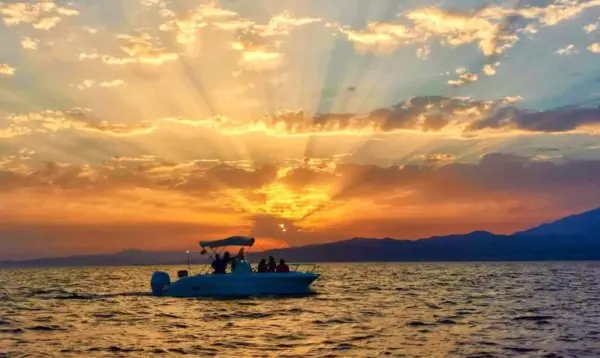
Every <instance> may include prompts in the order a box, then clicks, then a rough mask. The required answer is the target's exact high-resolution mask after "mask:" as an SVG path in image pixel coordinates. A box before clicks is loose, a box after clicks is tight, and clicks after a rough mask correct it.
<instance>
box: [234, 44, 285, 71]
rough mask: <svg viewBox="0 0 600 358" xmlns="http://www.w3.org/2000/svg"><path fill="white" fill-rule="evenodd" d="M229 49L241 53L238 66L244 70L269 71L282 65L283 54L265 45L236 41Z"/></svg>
mask: <svg viewBox="0 0 600 358" xmlns="http://www.w3.org/2000/svg"><path fill="white" fill-rule="evenodd" d="M231 47H232V48H233V49H234V50H236V51H239V52H240V53H241V58H240V60H239V62H238V64H239V66H240V67H241V68H242V69H244V70H250V71H270V70H275V69H277V68H279V67H280V66H281V65H282V64H283V53H281V52H278V51H276V50H274V49H271V48H270V47H269V46H267V45H257V44H254V43H251V42H249V41H236V42H234V43H233V44H232V46H231Z"/></svg>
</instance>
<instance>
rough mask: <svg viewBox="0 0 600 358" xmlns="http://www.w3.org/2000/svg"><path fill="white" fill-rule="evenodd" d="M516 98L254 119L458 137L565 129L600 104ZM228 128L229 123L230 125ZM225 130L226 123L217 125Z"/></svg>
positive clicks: (595, 118)
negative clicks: (551, 105)
mask: <svg viewBox="0 0 600 358" xmlns="http://www.w3.org/2000/svg"><path fill="white" fill-rule="evenodd" d="M518 99H519V98H518V97H513V98H510V97H507V98H505V99H502V100H497V101H480V100H473V99H469V98H450V97H441V96H427V97H415V98H411V99H409V100H406V101H402V102H399V103H397V104H395V105H393V106H391V107H387V108H377V109H374V110H372V111H370V112H368V113H365V114H357V113H323V114H317V115H315V116H313V117H308V116H307V115H306V114H305V113H304V112H302V111H297V112H285V113H280V114H277V115H273V116H270V117H268V118H263V119H261V120H259V121H257V122H261V124H262V125H264V126H266V127H267V128H273V129H277V130H278V132H280V133H287V134H302V133H327V132H343V131H364V130H367V131H371V132H393V131H398V130H414V131H421V132H437V131H443V130H445V129H446V128H450V127H452V128H453V131H456V130H457V129H458V131H462V133H463V134H464V135H469V136H470V135H473V134H477V132H478V131H482V130H487V129H493V130H497V131H501V132H502V131H504V132H506V131H511V130H514V129H519V130H524V131H529V132H569V131H573V130H576V129H579V128H581V127H582V126H586V125H593V124H600V107H595V108H589V107H565V108H556V109H550V110H545V111H530V110H526V109H521V108H518V107H516V106H514V105H513V104H512V103H513V102H515V101H517V100H518ZM230 125H231V126H232V129H234V128H233V127H235V125H234V124H233V123H231V124H230ZM222 128H226V126H224V127H222Z"/></svg>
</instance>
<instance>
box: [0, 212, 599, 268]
mask: <svg viewBox="0 0 600 358" xmlns="http://www.w3.org/2000/svg"><path fill="white" fill-rule="evenodd" d="M269 255H273V256H275V257H276V258H278V259H279V258H285V259H286V260H287V261H288V262H361V261H370V262H377V261H380V262H381V261H388V262H393V261H407V262H414V261H447V262H450V261H539V260H600V208H599V209H595V210H591V211H588V212H585V213H582V214H578V215H572V216H569V217H566V218H564V219H561V220H557V221H554V222H552V223H548V224H543V225H540V226H538V227H535V228H532V229H530V230H526V231H523V232H519V233H515V234H513V235H495V234H492V233H490V232H486V231H475V232H472V233H468V234H460V235H448V236H436V237H430V238H426V239H421V240H395V239H390V238H385V239H373V238H353V239H349V240H344V241H338V242H332V243H327V244H316V245H308V246H301V247H291V248H286V249H277V250H270V251H266V252H258V253H251V254H250V255H249V256H250V259H251V260H252V261H253V262H256V261H257V260H259V259H261V258H263V257H265V258H266V257H268V256H269ZM191 257H192V263H193V264H197V263H200V262H202V260H207V257H206V256H203V257H202V256H200V255H199V253H198V252H193V253H192V256H191ZM186 262H187V258H186V254H185V252H172V251H169V252H156V251H141V250H126V251H122V252H119V253H116V254H106V255H88V256H70V257H59V258H47V259H36V260H28V261H4V262H0V267H43V266H112V265H115V266H116V265H119V266H123V265H164V264H186Z"/></svg>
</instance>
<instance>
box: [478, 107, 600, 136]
mask: <svg viewBox="0 0 600 358" xmlns="http://www.w3.org/2000/svg"><path fill="white" fill-rule="evenodd" d="M592 124H600V107H597V108H558V109H554V110H548V111H539V112H534V111H527V110H522V109H518V108H516V107H504V108H499V109H497V110H496V111H494V112H492V113H490V115H489V116H487V117H486V118H484V119H481V120H478V121H476V122H474V123H472V124H471V125H470V126H469V128H468V129H467V130H468V131H477V130H481V129H486V128H494V129H498V128H518V129H522V130H526V131H531V132H568V131H572V130H575V129H577V128H579V127H581V126H585V125H592Z"/></svg>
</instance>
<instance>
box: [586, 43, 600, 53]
mask: <svg viewBox="0 0 600 358" xmlns="http://www.w3.org/2000/svg"><path fill="white" fill-rule="evenodd" d="M588 50H589V51H590V52H593V53H600V42H597V43H593V44H591V45H590V46H588Z"/></svg>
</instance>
